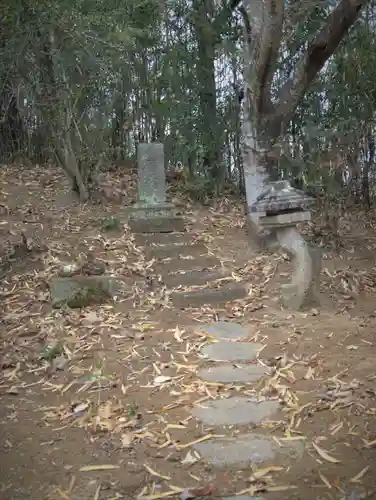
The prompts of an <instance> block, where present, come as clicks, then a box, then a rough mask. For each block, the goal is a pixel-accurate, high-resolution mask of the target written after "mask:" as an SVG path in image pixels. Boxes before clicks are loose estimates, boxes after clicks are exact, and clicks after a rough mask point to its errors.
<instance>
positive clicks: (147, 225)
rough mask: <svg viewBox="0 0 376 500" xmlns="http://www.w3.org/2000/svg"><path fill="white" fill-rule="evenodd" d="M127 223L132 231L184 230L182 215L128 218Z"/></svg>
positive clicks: (159, 231) (168, 231)
mask: <svg viewBox="0 0 376 500" xmlns="http://www.w3.org/2000/svg"><path fill="white" fill-rule="evenodd" d="M128 224H129V227H130V229H131V231H132V232H134V233H173V232H184V231H185V224H184V219H183V218H182V217H154V218H148V219H146V218H145V219H141V218H140V219H129V221H128Z"/></svg>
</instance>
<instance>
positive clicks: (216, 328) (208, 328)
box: [196, 321, 249, 340]
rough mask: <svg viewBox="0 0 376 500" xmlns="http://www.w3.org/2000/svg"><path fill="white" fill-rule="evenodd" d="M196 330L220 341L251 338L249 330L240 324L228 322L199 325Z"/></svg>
mask: <svg viewBox="0 0 376 500" xmlns="http://www.w3.org/2000/svg"><path fill="white" fill-rule="evenodd" d="M196 330H197V331H199V332H202V333H206V334H207V335H211V336H212V337H215V338H216V339H218V340H221V339H224V340H238V339H242V338H245V337H249V330H248V328H246V327H244V326H242V325H239V324H238V323H232V322H227V321H216V322H215V323H210V324H208V325H199V326H198V327H196Z"/></svg>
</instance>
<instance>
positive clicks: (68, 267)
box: [59, 262, 81, 278]
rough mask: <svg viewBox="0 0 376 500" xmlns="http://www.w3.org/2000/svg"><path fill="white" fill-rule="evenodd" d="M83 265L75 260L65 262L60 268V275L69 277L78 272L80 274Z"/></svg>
mask: <svg viewBox="0 0 376 500" xmlns="http://www.w3.org/2000/svg"><path fill="white" fill-rule="evenodd" d="M80 272H81V267H80V266H79V265H78V264H76V263H75V262H73V263H72V264H64V265H63V266H62V267H61V269H60V270H59V276H61V277H62V278H69V277H71V276H75V275H76V274H80Z"/></svg>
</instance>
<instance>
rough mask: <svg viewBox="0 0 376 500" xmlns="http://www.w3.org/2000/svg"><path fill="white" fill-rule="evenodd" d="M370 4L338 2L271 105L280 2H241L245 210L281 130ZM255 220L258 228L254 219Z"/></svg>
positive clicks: (256, 192)
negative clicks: (242, 5)
mask: <svg viewBox="0 0 376 500" xmlns="http://www.w3.org/2000/svg"><path fill="white" fill-rule="evenodd" d="M368 1H369V0H341V1H340V3H339V4H338V5H337V7H336V8H335V9H334V10H333V11H332V12H331V14H330V15H329V16H328V18H327V21H326V23H325V25H324V26H323V28H322V29H321V30H320V31H319V32H318V33H317V35H316V36H315V37H314V39H313V40H312V42H311V43H310V44H309V45H308V47H307V49H306V51H305V52H304V53H303V54H302V55H301V56H300V57H299V58H298V63H297V65H296V69H295V72H294V74H293V76H292V77H291V78H290V80H288V81H287V82H286V83H285V84H284V85H283V86H282V87H281V88H280V90H279V92H278V93H277V100H276V101H274V102H273V100H272V89H271V86H272V82H273V80H274V78H275V74H276V63H277V60H278V57H279V55H280V48H281V42H282V27H283V23H284V17H285V14H284V0H246V1H245V2H244V8H243V9H242V14H243V19H244V40H245V56H244V59H245V63H244V79H245V99H244V107H245V108H244V116H243V151H244V153H243V161H244V175H245V184H246V194H247V205H248V208H249V207H250V206H251V205H252V204H253V203H254V201H255V200H256V199H257V197H258V195H259V194H260V191H261V190H262V188H263V184H264V183H265V182H266V179H267V168H268V167H269V168H270V167H271V166H272V163H273V162H271V161H270V156H268V153H269V152H270V150H271V149H272V148H273V147H274V146H275V145H277V147H280V145H281V143H280V141H279V142H278V139H279V138H280V136H281V133H282V130H283V128H284V127H285V126H286V125H287V124H288V122H289V121H290V120H291V118H292V117H293V115H294V113H295V111H296V109H297V107H298V105H299V103H300V102H301V100H302V98H303V96H304V94H305V92H306V91H307V89H308V88H309V86H310V85H311V83H312V82H313V80H314V78H315V77H316V75H317V74H318V72H319V71H320V70H321V69H322V67H323V66H324V64H325V62H326V61H327V60H328V59H329V57H330V56H331V55H332V54H333V53H334V51H335V50H336V48H337V47H338V45H339V43H340V42H341V40H342V39H343V37H344V36H345V34H346V33H347V32H348V30H349V29H350V27H351V26H352V25H353V24H354V23H355V21H356V20H357V18H358V16H359V12H360V10H361V8H362V7H363V6H364V5H365V4H366V3H367V2H368ZM250 117H251V118H250ZM246 122H247V123H246ZM254 219H255V221H256V223H257V220H258V219H257V216H255V217H254Z"/></svg>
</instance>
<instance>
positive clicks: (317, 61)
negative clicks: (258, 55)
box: [276, 0, 370, 123]
mask: <svg viewBox="0 0 376 500" xmlns="http://www.w3.org/2000/svg"><path fill="white" fill-rule="evenodd" d="M369 1H370V0H341V2H340V3H339V4H338V5H337V7H336V8H335V9H334V10H333V11H332V13H331V14H330V15H329V17H328V19H327V21H326V24H325V26H324V27H323V28H322V30H321V31H320V32H319V33H318V34H317V35H316V37H315V38H314V40H313V41H312V43H311V44H310V45H309V46H308V48H307V50H306V52H305V53H304V54H303V55H302V56H301V58H300V60H299V62H298V64H297V68H296V72H295V76H294V77H293V78H292V79H290V80H289V81H287V82H286V83H285V84H284V85H283V87H282V88H281V90H280V92H279V104H278V106H277V109H276V117H277V121H279V122H281V123H282V121H283V122H287V121H289V120H290V118H291V117H292V115H293V113H294V112H295V110H296V108H297V106H298V104H299V102H300V101H301V99H302V97H303V96H304V94H305V92H306V90H307V89H308V87H309V85H310V84H311V83H312V81H313V80H314V79H315V77H316V76H317V74H318V73H319V71H320V70H321V69H322V68H323V66H324V64H325V63H326V61H327V60H328V59H329V58H330V57H331V56H332V55H333V53H334V51H335V50H336V48H337V47H338V45H339V44H340V42H341V40H342V39H343V38H344V36H345V35H346V34H347V32H348V31H349V29H350V28H351V27H352V26H353V24H354V23H355V22H356V20H357V19H358V16H359V13H360V10H361V8H362V7H363V6H364V5H366V4H367V3H368V2H369Z"/></svg>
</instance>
